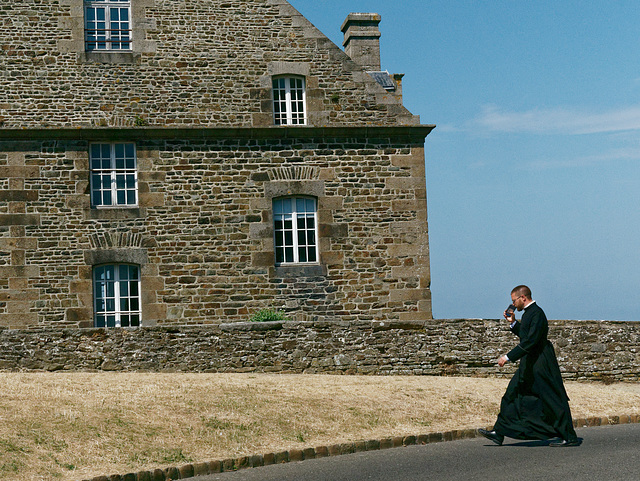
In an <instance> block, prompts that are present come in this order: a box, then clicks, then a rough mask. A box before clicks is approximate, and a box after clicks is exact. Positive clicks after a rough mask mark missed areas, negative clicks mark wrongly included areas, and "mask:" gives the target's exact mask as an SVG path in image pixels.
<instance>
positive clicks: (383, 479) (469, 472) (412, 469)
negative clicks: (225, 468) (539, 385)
mask: <svg viewBox="0 0 640 481" xmlns="http://www.w3.org/2000/svg"><path fill="white" fill-rule="evenodd" d="M577 433H578V437H579V438H581V439H582V445H581V446H579V447H570V448H552V447H549V446H548V445H547V444H548V443H547V442H541V441H527V442H522V441H515V440H511V439H505V441H506V442H505V444H504V445H503V446H496V445H494V444H492V443H491V442H490V441H488V440H486V439H484V438H475V439H465V440H461V441H453V442H444V443H435V444H427V445H424V446H409V447H404V448H395V449H387V450H382V451H369V452H364V453H356V454H350V455H345V456H336V457H329V458H321V459H313V460H308V461H302V462H297V463H288V464H280V465H273V466H265V467H260V468H253V469H244V470H240V471H237V472H232V473H220V474H213V475H209V476H200V477H197V478H191V479H192V480H193V481H365V480H366V481H372V480H373V481H399V480H402V481H405V480H437V481H453V480H465V481H467V480H471V479H481V480H487V481H514V480H518V481H533V480H545V481H546V480H550V479H558V480H563V481H568V480H580V481H584V480H594V481H595V480H597V481H602V480H616V481H618V480H630V481H638V480H640V455H639V454H640V424H622V425H614V426H601V427H592V428H584V429H578V430H577Z"/></svg>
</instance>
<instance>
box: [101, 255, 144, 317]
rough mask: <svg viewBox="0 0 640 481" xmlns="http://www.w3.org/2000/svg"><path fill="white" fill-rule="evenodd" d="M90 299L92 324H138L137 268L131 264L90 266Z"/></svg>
mask: <svg viewBox="0 0 640 481" xmlns="http://www.w3.org/2000/svg"><path fill="white" fill-rule="evenodd" d="M93 302H94V323H95V326H96V327H138V326H140V322H141V315H140V314H141V311H140V267H139V266H136V265H132V264H110V265H102V266H96V267H94V269H93Z"/></svg>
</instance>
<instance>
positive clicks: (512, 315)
mask: <svg viewBox="0 0 640 481" xmlns="http://www.w3.org/2000/svg"><path fill="white" fill-rule="evenodd" d="M502 315H503V316H504V318H505V319H506V320H507V321H509V324H513V323H514V322H515V320H516V313H515V312H513V311H509V314H507V311H504V312H503V313H502Z"/></svg>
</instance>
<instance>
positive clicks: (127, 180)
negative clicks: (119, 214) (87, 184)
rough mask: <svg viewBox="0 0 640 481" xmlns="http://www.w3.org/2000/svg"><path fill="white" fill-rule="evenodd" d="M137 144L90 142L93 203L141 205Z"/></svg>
mask: <svg viewBox="0 0 640 481" xmlns="http://www.w3.org/2000/svg"><path fill="white" fill-rule="evenodd" d="M136 164H137V162H136V146H135V144H134V143H131V142H125V143H95V144H90V145H89V165H90V168H91V205H92V206H93V207H110V206H135V205H138V169H137V165H136Z"/></svg>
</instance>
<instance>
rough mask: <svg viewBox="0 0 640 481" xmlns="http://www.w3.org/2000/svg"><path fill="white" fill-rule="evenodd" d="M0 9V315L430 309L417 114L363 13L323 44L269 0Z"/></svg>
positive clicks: (36, 320) (81, 323)
mask: <svg viewBox="0 0 640 481" xmlns="http://www.w3.org/2000/svg"><path fill="white" fill-rule="evenodd" d="M1 10H2V18H1V20H0V22H1V24H2V29H0V328H11V329H34V328H39V329H42V328H86V327H129V326H163V325H166V326H171V325H206V324H220V323H222V322H225V323H226V322H235V321H244V320H247V319H248V318H249V316H250V315H251V314H253V313H254V312H256V311H258V310H260V309H263V308H279V309H282V310H284V311H286V312H287V313H288V315H289V317H290V318H291V319H295V320H315V321H318V320H323V319H324V320H328V321H335V320H339V321H365V320H376V321H410V320H427V319H430V318H431V316H432V314H431V293H430V287H429V285H430V277H429V248H428V234H427V206H426V182H425V163H424V161H425V159H424V142H425V138H426V136H427V135H428V133H429V132H430V131H431V130H432V128H433V126H432V125H422V124H420V120H419V118H418V117H416V116H414V115H413V114H411V113H410V112H409V111H408V110H407V109H405V108H404V107H403V105H402V86H401V78H402V75H394V74H389V73H387V72H386V71H383V70H382V68H381V66H380V53H379V36H380V31H379V28H378V24H379V22H380V17H379V16H378V15H376V14H350V15H349V16H348V17H347V19H346V20H345V22H344V24H343V25H342V31H343V32H344V34H345V41H344V48H345V50H344V51H343V50H341V49H340V48H339V47H338V46H336V45H335V44H333V43H332V42H331V41H330V40H328V39H327V38H326V37H325V36H324V35H323V34H322V33H321V32H319V31H318V30H317V29H316V28H315V27H314V26H313V25H312V24H311V23H310V22H309V21H308V20H307V19H305V18H304V17H303V16H302V15H301V14H300V13H298V12H297V11H296V10H295V9H294V8H293V7H292V6H291V5H289V4H288V3H287V2H286V1H285V0H29V1H27V0H4V1H3V2H2V8H1ZM338 27H339V26H338V25H337V26H336V28H338ZM415 80H417V79H414V81H415Z"/></svg>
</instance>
